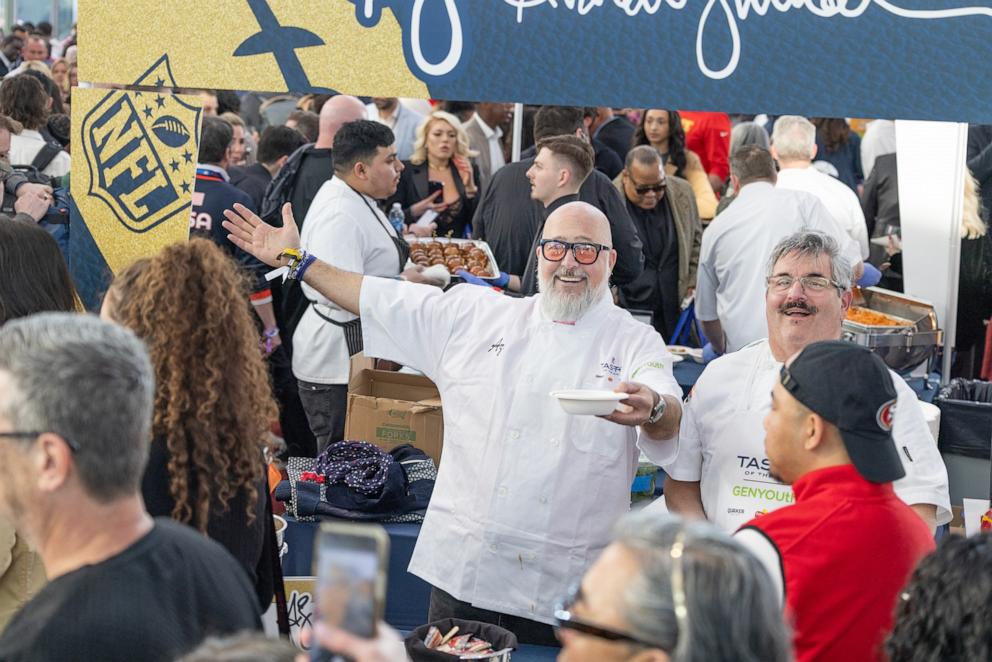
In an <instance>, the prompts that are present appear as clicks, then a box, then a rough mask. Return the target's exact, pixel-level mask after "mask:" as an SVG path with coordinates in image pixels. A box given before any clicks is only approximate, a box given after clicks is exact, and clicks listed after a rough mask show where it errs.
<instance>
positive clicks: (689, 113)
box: [679, 110, 731, 181]
mask: <svg viewBox="0 0 992 662" xmlns="http://www.w3.org/2000/svg"><path fill="white" fill-rule="evenodd" d="M679 115H681V117H682V129H683V130H684V131H685V146H686V148H688V149H691V150H692V151H694V152H695V153H696V154H697V155H699V160H700V161H702V162H703V170H705V171H706V173H707V174H709V175H716V176H717V177H719V178H720V180H721V181H723V180H725V179H727V177H729V176H730V130H731V126H730V115H728V114H727V113H703V112H698V111H694V110H680V111H679Z"/></svg>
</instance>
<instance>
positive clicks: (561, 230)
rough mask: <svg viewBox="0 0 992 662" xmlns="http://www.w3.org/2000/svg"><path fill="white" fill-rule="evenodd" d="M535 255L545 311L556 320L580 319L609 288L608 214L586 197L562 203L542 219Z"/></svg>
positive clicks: (611, 261) (611, 259)
mask: <svg viewBox="0 0 992 662" xmlns="http://www.w3.org/2000/svg"><path fill="white" fill-rule="evenodd" d="M537 259H538V268H537V270H538V271H537V273H538V282H539V284H540V289H541V307H542V309H543V310H544V313H545V315H547V316H548V317H549V318H550V319H552V320H554V321H559V322H572V321H575V320H577V319H579V317H581V316H582V315H583V314H585V312H586V311H587V310H588V309H589V308H590V307H591V306H593V305H594V304H596V303H597V302H598V301H599V300H600V299H602V298H604V297H605V296H606V292H607V290H608V289H609V282H610V273H611V272H612V271H613V265H614V264H616V261H617V254H616V251H614V250H613V237H612V232H611V230H610V222H609V220H608V219H607V218H606V216H605V215H604V214H603V212H601V211H600V210H599V209H597V208H596V207H593V206H592V205H590V204H588V203H586V202H570V203H568V204H566V205H562V206H561V207H559V208H558V209H556V210H555V211H554V212H552V213H551V215H550V216H549V217H548V220H547V221H545V223H544V233H543V235H542V239H541V245H540V246H539V247H538V249H537Z"/></svg>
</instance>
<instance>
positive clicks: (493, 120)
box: [465, 103, 513, 190]
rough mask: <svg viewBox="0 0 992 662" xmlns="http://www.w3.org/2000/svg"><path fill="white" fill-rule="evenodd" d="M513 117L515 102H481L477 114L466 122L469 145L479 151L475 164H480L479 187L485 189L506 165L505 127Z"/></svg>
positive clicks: (476, 110) (477, 107)
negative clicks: (490, 180)
mask: <svg viewBox="0 0 992 662" xmlns="http://www.w3.org/2000/svg"><path fill="white" fill-rule="evenodd" d="M512 117H513V104H509V103H480V104H479V105H478V106H476V109H475V115H473V116H472V119H470V120H469V121H468V122H466V123H465V133H467V134H468V142H469V146H471V148H472V149H474V150H475V151H476V152H478V153H479V155H478V156H477V157H475V164H476V165H477V166H479V177H480V179H479V182H478V184H479V189H480V190H481V189H484V188H485V186H486V184H488V183H489V179H490V178H491V177H492V176H493V174H494V173H495V172H496V171H497V170H499V169H500V168H502V167H503V166H504V165H506V157H505V156H504V155H503V142H502V139H503V127H505V126H508V125H509V123H510V120H511V119H512Z"/></svg>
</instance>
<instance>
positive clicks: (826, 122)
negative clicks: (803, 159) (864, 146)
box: [810, 117, 865, 195]
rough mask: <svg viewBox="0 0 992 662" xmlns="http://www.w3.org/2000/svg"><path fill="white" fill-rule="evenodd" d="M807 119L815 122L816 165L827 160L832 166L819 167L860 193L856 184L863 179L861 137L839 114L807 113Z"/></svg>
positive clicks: (858, 184) (861, 182) (858, 185)
mask: <svg viewBox="0 0 992 662" xmlns="http://www.w3.org/2000/svg"><path fill="white" fill-rule="evenodd" d="M810 121H811V122H812V123H813V125H814V126H816V162H817V167H820V166H819V163H820V162H821V161H824V162H826V163H829V164H830V166H832V168H831V167H826V168H820V169H821V170H823V171H825V172H826V173H827V174H828V175H831V176H833V177H836V178H837V179H839V180H840V181H842V182H844V183H845V184H847V185H848V186H849V187H851V190H852V191H854V192H855V193H858V194H859V195H860V192H859V191H858V187H860V186H861V185H862V184H864V181H865V174H864V172H863V171H862V169H861V137H860V136H859V135H858V134H857V133H855V132H854V131H852V130H851V127H849V126H848V125H847V120H845V119H844V118H843V117H811V118H810Z"/></svg>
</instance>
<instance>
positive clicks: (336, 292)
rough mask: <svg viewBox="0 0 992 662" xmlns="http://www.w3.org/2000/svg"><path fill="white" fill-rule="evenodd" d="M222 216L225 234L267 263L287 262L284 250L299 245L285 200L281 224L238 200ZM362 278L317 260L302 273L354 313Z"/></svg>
mask: <svg viewBox="0 0 992 662" xmlns="http://www.w3.org/2000/svg"><path fill="white" fill-rule="evenodd" d="M224 216H225V217H226V218H227V220H225V221H224V222H223V225H224V229H225V230H227V231H228V232H229V233H230V234H228V235H227V238H228V239H230V240H231V241H232V242H233V243H234V245H235V246H237V247H238V248H240V249H241V250H243V251H245V252H247V253H251V254H252V255H254V256H255V257H257V258H258V259H259V260H261V261H262V262H264V263H265V264H267V265H269V266H270V267H284V266H286V265H288V264H290V262H291V258H290V257H289V256H287V255H285V254H284V251H285V250H286V249H298V248H299V247H300V231H299V228H297V226H296V221H295V220H294V219H293V210H292V206H291V205H290V204H289V203H288V202H287V203H286V204H285V205H283V207H282V227H281V228H277V227H274V226H272V225H269V224H267V223H265V222H264V221H263V220H262V219H260V218H259V217H258V216H257V215H256V214H254V213H253V212H252V211H251V210H250V209H248V208H247V207H245V206H244V205H241V204H235V205H234V209H225V210H224ZM362 278H363V276H362V275H361V274H356V273H353V272H351V271H343V270H341V269H336V268H335V267H332V266H331V265H329V264H327V263H326V262H321V261H320V260H317V261H316V262H314V263H313V264H312V265H310V267H309V268H307V270H306V271H305V272H304V274H303V281H304V282H305V283H306V284H307V285H309V286H310V287H312V288H313V289H315V290H317V291H318V292H320V293H321V294H323V295H324V296H325V297H327V298H328V299H330V300H331V301H333V302H334V303H335V304H336V305H338V306H340V307H341V308H344V309H345V310H347V311H348V312H350V313H354V314H355V315H357V314H358V298H359V295H360V294H361V291H362Z"/></svg>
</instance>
